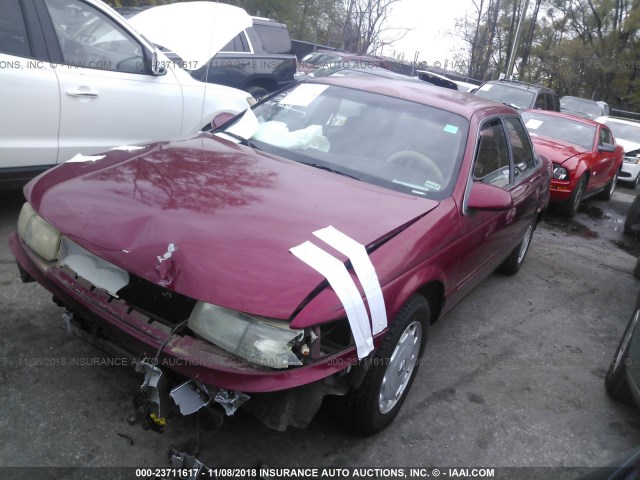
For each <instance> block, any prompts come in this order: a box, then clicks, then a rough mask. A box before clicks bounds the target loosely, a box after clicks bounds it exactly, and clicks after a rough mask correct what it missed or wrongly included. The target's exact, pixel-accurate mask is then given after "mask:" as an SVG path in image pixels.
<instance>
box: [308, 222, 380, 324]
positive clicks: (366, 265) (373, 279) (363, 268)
mask: <svg viewBox="0 0 640 480" xmlns="http://www.w3.org/2000/svg"><path fill="white" fill-rule="evenodd" d="M313 234H314V235H315V236H316V237H318V238H319V239H321V240H322V241H323V242H325V243H327V244H328V245H331V246H332V247H333V248H335V249H336V250H338V251H339V252H340V253H342V254H344V255H346V256H347V257H349V259H350V260H351V265H353V269H354V270H355V272H356V275H357V276H358V280H360V283H361V284H362V288H363V289H364V294H365V296H366V297H367V302H368V303H369V310H371V328H372V330H373V334H374V335H376V334H378V333H380V332H381V331H382V330H384V329H385V327H386V326H387V311H386V309H385V307H384V297H383V296H382V289H381V288H380V281H379V280H378V275H377V274H376V270H375V268H374V267H373V264H372V263H371V259H370V258H369V255H367V250H366V248H364V245H362V244H361V243H358V242H356V241H355V240H354V239H353V238H351V237H349V236H347V235H345V234H344V233H342V232H341V231H340V230H337V229H336V228H334V227H332V226H328V227H326V228H323V229H322V230H317V231H315V232H313Z"/></svg>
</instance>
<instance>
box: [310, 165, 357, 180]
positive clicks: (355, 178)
mask: <svg viewBox="0 0 640 480" xmlns="http://www.w3.org/2000/svg"><path fill="white" fill-rule="evenodd" d="M302 163H304V164H305V165H309V166H310V167H315V168H319V169H320V170H326V171H327V172H331V173H337V174H338V175H342V176H344V177H349V178H353V179H354V180H358V181H361V180H360V179H359V178H358V177H355V176H353V175H350V174H348V173H345V172H342V171H340V170H336V169H334V168H331V167H327V166H326V165H320V164H319V163H307V162H302Z"/></svg>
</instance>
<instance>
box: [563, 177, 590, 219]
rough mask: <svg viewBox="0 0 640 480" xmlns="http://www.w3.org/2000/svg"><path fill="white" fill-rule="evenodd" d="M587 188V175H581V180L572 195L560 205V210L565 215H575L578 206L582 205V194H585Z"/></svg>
mask: <svg viewBox="0 0 640 480" xmlns="http://www.w3.org/2000/svg"><path fill="white" fill-rule="evenodd" d="M586 188H587V177H586V176H584V175H583V176H582V177H580V181H579V182H578V184H577V185H576V188H575V189H574V190H573V193H572V194H571V196H570V197H569V198H568V199H567V200H566V201H565V202H562V203H561V204H559V205H558V212H560V213H561V214H562V215H564V216H565V217H573V216H574V215H575V214H576V212H577V211H578V207H580V202H582V196H583V195H584V191H585V190H586Z"/></svg>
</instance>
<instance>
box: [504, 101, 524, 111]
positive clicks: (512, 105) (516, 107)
mask: <svg viewBox="0 0 640 480" xmlns="http://www.w3.org/2000/svg"><path fill="white" fill-rule="evenodd" d="M502 103H504V104H505V105H506V106H507V107H511V108H515V109H517V110H520V109H521V108H522V107H519V106H518V105H516V104H515V103H507V102H502Z"/></svg>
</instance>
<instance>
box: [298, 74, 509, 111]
mask: <svg viewBox="0 0 640 480" xmlns="http://www.w3.org/2000/svg"><path fill="white" fill-rule="evenodd" d="M306 82H310V83H321V84H326V85H336V86H341V87H346V88H352V89H355V90H362V91H366V92H372V93H377V94H380V95H386V96H389V97H395V98H399V99H403V100H408V101H410V102H415V103H420V104H422V105H427V106H431V107H435V108H439V109H441V110H446V111H449V112H451V113H455V114H458V115H460V116H462V117H465V118H471V117H472V116H473V115H474V114H476V113H477V112H480V111H488V112H489V113H491V114H506V115H517V114H518V112H517V110H515V109H513V108H511V107H508V106H507V105H503V104H500V103H496V102H493V101H491V100H487V99H485V98H482V97H480V96H477V95H469V94H467V93H462V92H458V91H456V90H451V89H447V88H442V87H437V86H435V85H430V84H428V83H426V82H421V83H419V82H405V81H399V80H396V79H390V78H383V77H378V76H373V75H360V76H355V75H354V76H345V77H339V78H336V77H320V78H315V79H310V80H306Z"/></svg>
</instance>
